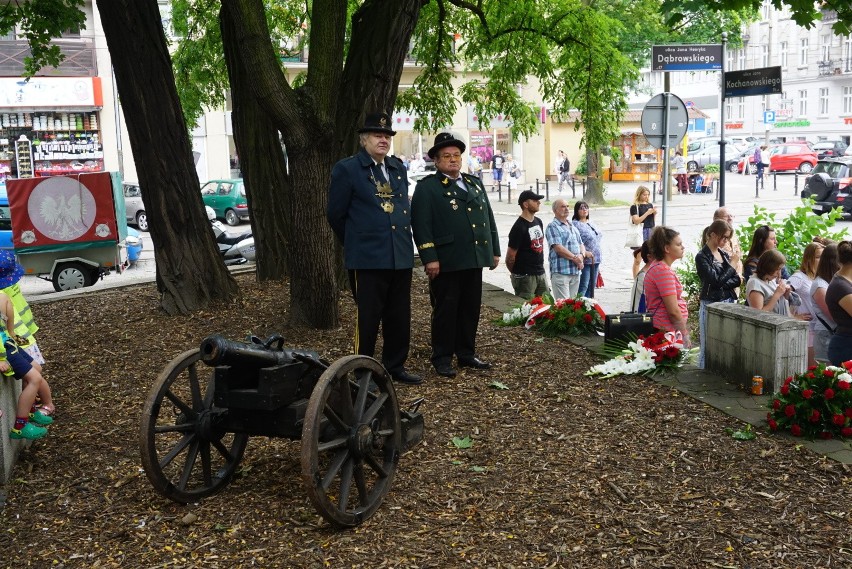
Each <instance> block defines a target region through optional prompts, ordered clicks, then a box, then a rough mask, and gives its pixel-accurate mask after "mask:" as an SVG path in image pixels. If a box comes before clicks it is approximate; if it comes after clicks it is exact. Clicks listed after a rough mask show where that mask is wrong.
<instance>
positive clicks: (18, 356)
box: [3, 342, 33, 379]
mask: <svg viewBox="0 0 852 569" xmlns="http://www.w3.org/2000/svg"><path fill="white" fill-rule="evenodd" d="M3 347H5V348H6V361H7V362H9V365H10V366H12V373H13V374H14V375H15V377H16V378H18V379H23V377H24V376H25V375H27V374H28V373H30V370H31V369H33V366H32V361H33V358H32V357H31V356H30V355H29V354H28V353H26V352H25V351H24V349H23V348H19V347H18V345H17V344H16V343H14V342H6V343H5V344H3Z"/></svg>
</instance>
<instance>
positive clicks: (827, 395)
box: [766, 360, 852, 439]
mask: <svg viewBox="0 0 852 569" xmlns="http://www.w3.org/2000/svg"><path fill="white" fill-rule="evenodd" d="M850 387H852V360H850V361H848V362H843V364H842V367H835V366H826V365H824V364H820V365H818V366H811V367H810V368H808V370H807V371H806V372H804V373H800V374H798V375H797V376H795V377H793V376H791V377H788V378H787V379H786V380H784V385H783V386H782V387H781V389H779V390H778V392H777V393H775V395H774V396H773V398H772V401H771V402H770V403H769V409H770V410H769V413H767V415H766V420H767V422H768V423H769V428H770V430H772V431H784V430H789V431H790V434H791V435H793V436H794V437H808V438H810V439H815V438H821V439H831V438H834V437H845V438H852V390H850Z"/></svg>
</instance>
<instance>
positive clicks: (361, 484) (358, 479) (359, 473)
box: [355, 464, 370, 506]
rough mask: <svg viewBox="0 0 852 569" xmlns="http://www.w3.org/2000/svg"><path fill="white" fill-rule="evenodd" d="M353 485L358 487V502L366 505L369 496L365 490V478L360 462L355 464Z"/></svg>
mask: <svg viewBox="0 0 852 569" xmlns="http://www.w3.org/2000/svg"><path fill="white" fill-rule="evenodd" d="M355 487H356V488H358V498H359V500H358V503H359V504H360V505H361V506H366V505H368V504H369V503H370V501H369V498H370V496H369V492H368V490H367V480H366V479H365V477H364V466H363V465H362V464H356V465H355Z"/></svg>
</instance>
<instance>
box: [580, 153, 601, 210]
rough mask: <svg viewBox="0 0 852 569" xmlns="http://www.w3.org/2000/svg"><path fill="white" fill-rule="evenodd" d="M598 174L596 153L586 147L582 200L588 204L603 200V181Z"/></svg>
mask: <svg viewBox="0 0 852 569" xmlns="http://www.w3.org/2000/svg"><path fill="white" fill-rule="evenodd" d="M600 176H601V173H600V168H599V167H598V153H597V152H596V151H594V150H590V149H588V148H586V191H585V192H583V201H585V202H587V203H590V204H599V203H603V202H604V195H603V190H604V183H603V180H602V179H601V177H600Z"/></svg>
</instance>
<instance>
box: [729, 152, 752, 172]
mask: <svg viewBox="0 0 852 569" xmlns="http://www.w3.org/2000/svg"><path fill="white" fill-rule="evenodd" d="M746 161H748V163H749V165H753V164H754V147H753V146H752V147H750V148H746V149H745V150H741V151H740V152H739V153H738V154H737V155H736V156H734V157H733V158H729V159H728V160H725V170H727V171H728V172H732V173H734V174H736V173H737V172H742V171H743V168H744V167H745V164H746Z"/></svg>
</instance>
